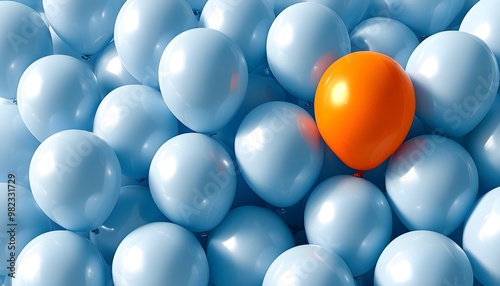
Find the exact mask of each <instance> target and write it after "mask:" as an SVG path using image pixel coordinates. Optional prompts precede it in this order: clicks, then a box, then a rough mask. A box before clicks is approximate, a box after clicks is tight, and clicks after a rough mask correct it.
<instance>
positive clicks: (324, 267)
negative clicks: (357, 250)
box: [262, 244, 356, 286]
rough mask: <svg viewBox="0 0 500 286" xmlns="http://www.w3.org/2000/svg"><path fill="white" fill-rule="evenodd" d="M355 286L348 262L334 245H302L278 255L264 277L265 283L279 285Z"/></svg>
mask: <svg viewBox="0 0 500 286" xmlns="http://www.w3.org/2000/svg"><path fill="white" fill-rule="evenodd" d="M285 284H286V285H296V286H301V285H304V286H305V285H316V286H322V285H324V286H326V285H336V286H354V285H356V284H355V283H354V278H353V277H352V274H351V271H350V270H349V267H348V266H347V264H346V263H345V262H344V260H342V258H340V256H338V255H337V254H336V253H335V252H333V251H332V250H331V249H328V248H325V247H322V246H319V245H312V244H310V245H300V246H295V247H293V248H290V249H288V250H287V251H285V252H283V253H282V254H281V255H280V256H278V257H277V258H276V259H275V260H274V261H273V263H272V264H271V266H270V267H269V269H268V270H267V272H266V276H265V277H264V283H263V284H262V285H263V286H278V285H285Z"/></svg>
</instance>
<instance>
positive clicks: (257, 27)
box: [200, 0, 275, 71]
mask: <svg viewBox="0 0 500 286" xmlns="http://www.w3.org/2000/svg"><path fill="white" fill-rule="evenodd" d="M274 19H275V15H274V11H273V8H272V7H271V4H270V3H269V0H253V1H248V0H236V1H235V0H209V1H207V4H206V5H205V7H204V8H203V12H202V13H201V17H200V27H204V28H212V29H215V30H218V31H221V32H222V33H224V34H225V35H226V36H228V37H229V38H231V39H232V40H233V41H234V42H235V43H236V44H238V46H239V47H240V48H241V51H242V52H243V55H244V56H245V60H246V62H247V65H248V70H249V71H252V70H254V69H255V68H256V67H257V66H258V65H259V64H260V63H262V62H263V61H264V60H265V59H266V40H267V34H268V32H269V28H270V27H271V23H272V22H273V21H274Z"/></svg>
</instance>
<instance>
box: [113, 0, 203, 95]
mask: <svg viewBox="0 0 500 286" xmlns="http://www.w3.org/2000/svg"><path fill="white" fill-rule="evenodd" d="M197 26H198V21H197V20H196V17H195V15H194V13H193V11H192V9H191V7H190V6H189V4H188V3H186V1H185V0H169V1H157V0H128V1H126V2H125V4H124V5H123V6H122V8H121V10H120V12H119V13H118V17H117V18H116V23H115V31H114V40H115V44H116V51H117V52H118V55H119V56H120V59H121V60H122V62H123V65H124V66H125V67H126V68H127V70H128V71H129V72H130V74H131V75H133V76H134V77H135V78H136V79H137V80H138V81H139V82H141V83H142V84H144V85H148V86H151V87H153V88H156V89H158V88H159V85H158V66H159V63H160V58H161V55H162V53H163V51H164V50H165V47H166V46H167V45H168V43H169V42H170V41H171V40H172V39H173V38H174V37H175V36H177V35H178V34H180V33H181V32H183V31H186V30H189V29H193V28H195V27H197Z"/></svg>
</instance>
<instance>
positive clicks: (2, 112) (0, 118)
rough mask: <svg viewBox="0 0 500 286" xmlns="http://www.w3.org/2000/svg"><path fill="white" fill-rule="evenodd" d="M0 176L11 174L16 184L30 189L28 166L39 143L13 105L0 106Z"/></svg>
mask: <svg viewBox="0 0 500 286" xmlns="http://www.w3.org/2000/svg"><path fill="white" fill-rule="evenodd" d="M0 129H1V130H2V132H4V134H6V136H4V137H3V138H2V140H0V174H9V173H10V174H13V175H14V176H16V184H18V185H21V186H23V187H27V188H29V187H30V182H29V175H28V174H29V166H30V162H31V158H32V157H33V153H35V150H36V148H37V147H38V145H40V142H39V141H38V140H37V139H36V138H35V137H33V135H32V134H31V132H30V131H29V130H28V128H26V125H25V124H24V122H23V120H22V118H21V115H20V114H19V109H18V107H17V105H15V104H8V105H7V104H5V105H0Z"/></svg>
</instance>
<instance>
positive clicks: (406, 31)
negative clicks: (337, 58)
mask: <svg viewBox="0 0 500 286" xmlns="http://www.w3.org/2000/svg"><path fill="white" fill-rule="evenodd" d="M419 43H420V42H419V40H418V39H417V36H415V34H414V33H413V31H412V30H410V28H408V27H407V26H405V24H403V23H401V22H399V21H397V20H394V19H389V18H382V17H375V18H370V19H367V20H365V21H363V22H361V23H359V25H357V26H356V27H355V28H354V30H352V32H351V47H352V51H353V52H356V51H373V52H379V53H382V54H385V55H387V56H389V57H391V58H393V59H394V60H396V61H397V62H398V63H399V64H400V65H401V66H402V67H403V68H404V67H406V63H407V62H408V59H409V58H410V56H411V54H412V53H413V51H414V50H415V48H416V47H417V46H418V44H419Z"/></svg>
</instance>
